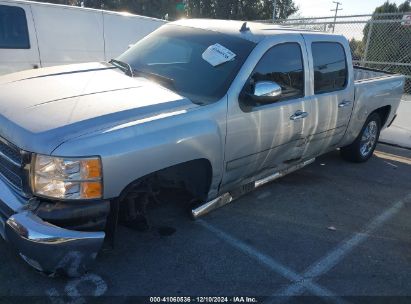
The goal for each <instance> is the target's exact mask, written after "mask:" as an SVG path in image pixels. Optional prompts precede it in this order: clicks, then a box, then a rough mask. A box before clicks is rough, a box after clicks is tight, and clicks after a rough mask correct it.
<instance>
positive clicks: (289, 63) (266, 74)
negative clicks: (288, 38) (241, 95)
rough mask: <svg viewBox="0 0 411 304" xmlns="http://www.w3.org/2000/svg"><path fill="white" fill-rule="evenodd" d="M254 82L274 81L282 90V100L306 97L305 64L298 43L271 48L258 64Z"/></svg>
mask: <svg viewBox="0 0 411 304" xmlns="http://www.w3.org/2000/svg"><path fill="white" fill-rule="evenodd" d="M252 78H253V81H254V82H257V81H265V80H267V81H274V82H276V83H277V84H278V85H279V86H280V87H281V89H282V98H281V99H280V100H286V99H292V98H299V97H303V96H304V63H303V57H302V54H301V47H300V45H299V44H298V43H293V42H290V43H284V44H279V45H276V46H274V47H273V48H271V49H270V50H269V51H267V53H265V54H264V56H263V58H261V60H260V61H259V62H258V64H257V66H256V68H255V69H254V72H253V77H252Z"/></svg>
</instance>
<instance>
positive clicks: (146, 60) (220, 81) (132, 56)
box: [117, 25, 255, 104]
mask: <svg viewBox="0 0 411 304" xmlns="http://www.w3.org/2000/svg"><path fill="white" fill-rule="evenodd" d="M217 43H218V44H220V45H222V46H223V47H225V48H226V49H228V50H230V51H231V52H233V53H234V54H235V55H236V56H235V58H234V60H231V61H228V62H225V63H223V64H220V65H218V66H215V67H214V66H213V65H212V64H210V63H209V62H207V61H206V60H204V59H203V57H202V55H203V53H204V51H205V50H206V49H207V48H208V47H210V46H212V45H215V44H217ZM254 47H255V44H254V43H253V42H251V41H248V40H245V39H241V38H236V37H232V36H228V35H224V34H221V33H217V32H212V31H206V30H201V29H194V28H189V27H184V26H178V25H166V26H163V27H162V28H160V29H159V30H157V31H155V32H153V33H152V34H150V35H149V36H147V37H146V38H144V39H142V40H141V41H139V42H138V43H137V44H135V45H134V46H133V47H132V48H130V49H129V50H128V51H126V52H125V53H124V54H122V55H121V56H120V57H118V58H117V59H118V60H120V61H122V62H125V63H127V64H128V65H130V67H131V68H132V69H133V70H134V72H133V74H134V75H135V76H143V77H145V76H146V75H150V74H151V75H154V76H157V77H153V79H155V80H158V81H159V82H160V83H161V84H162V85H163V86H165V87H167V88H169V89H171V90H173V91H175V92H177V93H178V94H180V95H182V96H185V97H187V98H189V99H190V100H191V101H193V102H195V103H198V104H206V103H210V102H213V101H217V100H219V99H221V98H222V97H223V96H224V95H225V94H226V92H227V90H228V88H229V86H230V85H231V82H232V81H233V79H234V77H235V75H236V74H237V73H238V71H239V70H240V68H241V66H242V64H243V63H244V61H245V60H246V58H247V57H248V55H249V54H250V53H251V51H252V50H253V48H254ZM161 80H167V81H161Z"/></svg>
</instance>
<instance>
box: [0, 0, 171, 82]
mask: <svg viewBox="0 0 411 304" xmlns="http://www.w3.org/2000/svg"><path fill="white" fill-rule="evenodd" d="M164 23H165V21H163V20H159V19H154V18H149V17H144V16H137V15H131V14H128V13H116V12H108V11H103V10H96V9H89V8H81V7H75V6H66V5H55V4H46V3H37V2H29V1H16V0H0V75H1V74H7V73H11V72H17V71H21V70H27V69H36V68H40V67H47V66H54V65H62V64H70V63H81V62H90V61H103V60H109V59H110V58H114V57H116V56H118V55H120V54H121V53H123V52H124V51H125V50H126V49H127V48H128V46H129V45H130V44H134V43H135V42H136V41H138V40H140V39H141V38H143V37H145V36H146V35H147V34H149V33H151V32H152V31H154V30H155V29H157V28H158V27H160V26H161V25H163V24H164Z"/></svg>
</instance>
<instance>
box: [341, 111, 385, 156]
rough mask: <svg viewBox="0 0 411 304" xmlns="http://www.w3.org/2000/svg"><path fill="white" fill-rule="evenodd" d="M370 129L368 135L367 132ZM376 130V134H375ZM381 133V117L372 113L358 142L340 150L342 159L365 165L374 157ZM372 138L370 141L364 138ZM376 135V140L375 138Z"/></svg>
mask: <svg viewBox="0 0 411 304" xmlns="http://www.w3.org/2000/svg"><path fill="white" fill-rule="evenodd" d="M367 128H368V134H365V133H366V130H367ZM374 128H376V130H375V131H376V132H375V134H374ZM380 132H381V117H380V115H378V113H372V114H371V115H370V116H368V118H367V121H366V122H365V124H364V126H363V127H362V129H361V132H360V134H359V135H358V137H357V138H356V140H355V141H354V142H353V143H352V144H351V145H348V146H346V147H343V148H341V149H340V153H341V157H342V158H343V159H345V160H347V161H350V162H355V163H363V162H366V161H367V160H369V159H370V157H371V156H372V155H373V153H374V150H375V147H376V146H377V143H378V139H379V137H380ZM370 134H371V136H370V137H369V140H367V141H365V140H363V136H369V135H370ZM374 135H375V138H374Z"/></svg>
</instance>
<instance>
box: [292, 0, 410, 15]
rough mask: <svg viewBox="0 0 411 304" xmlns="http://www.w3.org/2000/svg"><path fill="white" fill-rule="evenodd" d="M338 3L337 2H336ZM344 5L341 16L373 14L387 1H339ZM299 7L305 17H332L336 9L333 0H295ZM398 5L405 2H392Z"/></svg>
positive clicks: (395, 0) (300, 12)
mask: <svg viewBox="0 0 411 304" xmlns="http://www.w3.org/2000/svg"><path fill="white" fill-rule="evenodd" d="M334 1H336V0H334ZM338 1H339V2H341V3H342V9H343V10H342V11H339V12H338V13H339V14H340V15H358V14H372V13H373V12H374V9H375V8H376V7H377V6H380V5H382V4H383V3H384V2H385V0H338ZM294 2H295V3H296V4H297V5H298V6H299V8H300V11H299V14H301V16H304V17H312V16H315V17H317V16H331V15H334V12H331V11H330V10H331V9H335V4H334V3H333V0H294ZM390 2H394V3H396V4H397V5H399V4H401V3H403V2H404V0H390Z"/></svg>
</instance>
